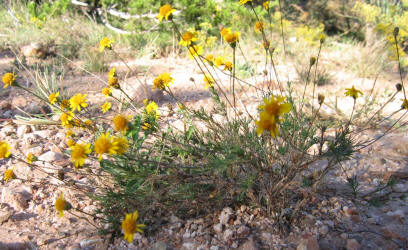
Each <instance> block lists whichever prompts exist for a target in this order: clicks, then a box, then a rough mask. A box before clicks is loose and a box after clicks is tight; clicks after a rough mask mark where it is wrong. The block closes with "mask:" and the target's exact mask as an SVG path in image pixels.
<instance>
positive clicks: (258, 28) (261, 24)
mask: <svg viewBox="0 0 408 250" xmlns="http://www.w3.org/2000/svg"><path fill="white" fill-rule="evenodd" d="M264 27H265V23H264V22H256V23H255V26H254V29H255V32H258V33H259V32H261V31H262V30H263V29H264Z"/></svg>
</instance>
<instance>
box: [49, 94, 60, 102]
mask: <svg viewBox="0 0 408 250" xmlns="http://www.w3.org/2000/svg"><path fill="white" fill-rule="evenodd" d="M58 96H59V92H57V93H51V94H50V95H49V96H48V101H49V102H50V103H51V104H54V103H55V102H56V101H57V97H58Z"/></svg>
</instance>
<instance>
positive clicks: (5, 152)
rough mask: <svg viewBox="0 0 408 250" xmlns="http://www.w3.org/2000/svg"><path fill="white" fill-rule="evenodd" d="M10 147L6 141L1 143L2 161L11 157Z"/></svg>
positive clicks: (0, 155) (0, 154)
mask: <svg viewBox="0 0 408 250" xmlns="http://www.w3.org/2000/svg"><path fill="white" fill-rule="evenodd" d="M10 154H11V153H10V145H9V144H8V143H7V142H5V141H0V159H3V158H8V157H9V156H10Z"/></svg>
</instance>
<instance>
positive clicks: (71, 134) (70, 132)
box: [65, 130, 74, 138]
mask: <svg viewBox="0 0 408 250" xmlns="http://www.w3.org/2000/svg"><path fill="white" fill-rule="evenodd" d="M73 135H74V132H73V131H72V130H67V132H65V138H69V137H72V136H73Z"/></svg>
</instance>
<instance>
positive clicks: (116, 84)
mask: <svg viewBox="0 0 408 250" xmlns="http://www.w3.org/2000/svg"><path fill="white" fill-rule="evenodd" d="M108 84H109V86H110V87H114V88H119V78H118V77H116V76H113V77H109V78H108Z"/></svg>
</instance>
